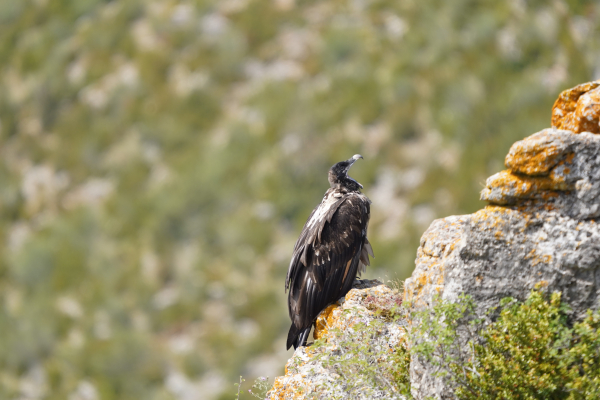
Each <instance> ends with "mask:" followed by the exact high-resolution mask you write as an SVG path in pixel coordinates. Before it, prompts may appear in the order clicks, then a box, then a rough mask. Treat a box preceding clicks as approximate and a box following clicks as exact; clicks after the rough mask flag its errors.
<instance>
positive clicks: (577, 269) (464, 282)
mask: <svg viewBox="0 0 600 400" xmlns="http://www.w3.org/2000/svg"><path fill="white" fill-rule="evenodd" d="M599 90H600V82H592V83H587V84H584V85H579V86H577V87H575V88H573V89H570V90H567V91H565V92H563V93H562V94H561V95H560V97H559V99H558V100H557V101H556V103H555V105H554V109H553V112H552V124H553V127H552V128H550V129H545V130H543V131H541V132H538V133H536V134H534V135H532V136H530V137H528V138H526V139H524V140H522V141H519V142H517V143H515V144H514V145H513V146H512V147H511V149H510V151H509V153H508V155H507V156H506V160H505V163H506V167H507V168H508V169H507V170H505V171H502V172H500V173H498V174H496V175H493V176H492V177H490V178H489V179H488V180H487V182H486V187H485V189H484V190H483V191H482V193H481V199H482V200H485V201H487V202H488V203H489V205H488V206H487V207H485V208H484V209H482V210H480V211H478V212H476V213H474V214H471V215H464V216H452V217H447V218H444V219H440V220H436V221H434V222H433V223H432V224H431V226H430V227H429V229H428V230H427V231H426V232H425V234H424V235H423V237H422V238H421V245H420V247H419V249H418V254H417V260H416V268H415V271H414V272H413V274H412V277H411V278H410V279H408V280H407V281H406V282H405V300H409V301H410V304H411V307H412V310H421V309H423V308H426V307H431V306H432V305H433V304H434V303H435V302H436V301H439V299H446V300H451V301H453V300H456V299H458V296H459V295H461V294H463V293H465V294H468V295H470V296H471V297H472V298H473V299H474V301H475V304H476V307H477V309H476V314H477V315H478V316H479V317H483V318H490V316H489V315H487V314H486V312H487V311H488V310H490V309H491V308H492V307H496V306H498V305H499V302H500V300H501V299H502V298H505V297H507V296H511V297H514V298H517V299H520V300H524V299H525V298H526V297H527V294H528V293H529V292H530V290H531V289H533V288H534V287H535V286H536V285H541V286H544V287H546V288H547V290H549V291H558V292H561V293H562V299H563V301H565V302H567V303H568V304H569V306H570V307H571V310H572V311H571V317H572V318H573V319H578V318H580V317H581V316H583V314H584V313H585V312H586V310H587V309H589V308H595V307H597V306H598V301H599V300H600V225H599V224H598V222H597V221H596V220H595V218H597V217H598V216H599V215H600V136H596V135H595V134H594V133H598V132H600V128H599V127H600V125H599V115H600V113H599V111H600V108H599V106H598V104H599V103H598V100H599V99H598V96H599V95H600V92H599ZM559 128H560V129H559ZM592 132H594V133H592ZM491 317H492V318H493V316H491ZM413 323H418V321H415V320H413ZM415 340H427V339H426V338H416V339H415ZM411 386H412V392H413V395H414V396H415V398H417V399H425V398H429V397H433V398H437V399H451V398H453V395H452V388H451V387H449V385H448V384H447V383H446V381H444V380H443V379H441V378H436V377H434V374H433V373H432V366H431V365H428V364H427V362H426V361H425V360H423V359H421V358H419V357H413V359H412V360H411Z"/></svg>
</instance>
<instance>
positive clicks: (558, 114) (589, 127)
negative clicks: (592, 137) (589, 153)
mask: <svg viewBox="0 0 600 400" xmlns="http://www.w3.org/2000/svg"><path fill="white" fill-rule="evenodd" d="M599 115H600V81H594V82H587V83H583V84H581V85H578V86H575V87H574V88H571V89H569V90H565V91H564V92H562V93H561V94H560V96H558V99H557V100H556V102H555V103H554V106H553V107H552V126H553V127H555V128H558V129H566V130H569V131H572V132H574V133H580V132H592V133H600V125H599V124H598V117H599Z"/></svg>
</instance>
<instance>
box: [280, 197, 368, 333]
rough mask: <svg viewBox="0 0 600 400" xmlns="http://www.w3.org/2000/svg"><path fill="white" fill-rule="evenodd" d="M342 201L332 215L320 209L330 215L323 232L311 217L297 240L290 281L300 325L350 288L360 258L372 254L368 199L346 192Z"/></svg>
mask: <svg viewBox="0 0 600 400" xmlns="http://www.w3.org/2000/svg"><path fill="white" fill-rule="evenodd" d="M341 200H342V201H341V202H339V204H336V205H335V210H334V211H333V212H332V213H331V215H330V214H329V212H330V210H327V211H328V212H324V211H323V210H321V211H320V212H321V213H322V215H324V216H327V220H325V221H324V222H323V227H322V229H321V230H320V232H315V231H314V229H316V228H315V227H316V226H319V225H318V224H317V223H315V224H312V225H311V226H309V222H311V218H309V221H308V222H307V224H306V225H305V227H304V229H303V234H301V236H300V238H299V239H298V243H296V248H295V250H294V255H293V257H292V262H291V263H290V269H289V271H288V282H287V284H288V286H289V288H290V294H289V297H288V299H289V302H288V306H289V312H290V317H291V318H292V320H293V321H294V323H295V324H296V326H298V327H300V326H304V325H306V324H309V325H310V324H312V321H313V320H314V318H316V316H317V315H318V313H319V312H321V310H323V308H325V307H326V306H327V305H328V304H330V303H331V302H333V301H336V300H337V299H338V298H339V297H340V296H341V295H343V294H345V293H346V292H347V291H348V290H350V288H351V287H352V283H353V281H354V279H355V277H356V275H357V273H358V272H359V267H360V264H361V260H362V263H363V264H364V258H365V257H366V259H367V262H368V256H367V254H368V253H369V252H370V253H372V250H371V249H370V245H368V241H367V240H366V234H367V226H368V221H369V216H370V202H369V200H368V199H367V198H366V197H365V196H363V195H361V194H357V193H349V194H344V195H343V197H342V199H341ZM317 212H319V210H318V208H317V209H316V210H315V211H314V212H313V214H312V217H314V215H316V214H317ZM307 228H308V231H307V232H306V233H305V230H307ZM365 246H368V249H365V251H366V253H365V252H363V248H365Z"/></svg>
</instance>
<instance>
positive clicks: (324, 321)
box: [313, 303, 340, 340]
mask: <svg viewBox="0 0 600 400" xmlns="http://www.w3.org/2000/svg"><path fill="white" fill-rule="evenodd" d="M339 307H340V304H339V303H334V304H331V305H329V306H327V308H325V309H324V310H323V311H321V313H320V314H319V316H318V317H317V320H316V321H315V330H314V331H313V337H314V338H315V340H316V339H321V338H322V337H326V336H327V334H328V333H329V328H330V327H333V326H334V325H336V323H337V320H338V319H339V316H338V315H335V314H334V312H333V311H334V310H335V309H336V308H339Z"/></svg>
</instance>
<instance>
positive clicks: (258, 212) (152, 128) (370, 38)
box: [0, 0, 600, 400]
mask: <svg viewBox="0 0 600 400" xmlns="http://www.w3.org/2000/svg"><path fill="white" fill-rule="evenodd" d="M599 24H600V5H599V3H598V2H597V1H595V0H594V1H591V0H590V1H584V0H582V1H574V0H571V1H561V0H554V1H547V0H544V1H525V0H511V1H474V0H472V1H470V0H453V1H446V0H421V1H416V0H381V1H377V0H346V1H340V0H318V1H294V0H269V1H267V0H263V1H260V0H221V1H174V0H154V1H143V0H114V1H99V0H62V1H59V0H30V1H21V0H4V1H0V69H1V74H0V399H68V400H100V399H102V400H104V399H107V400H109V399H148V400H154V399H156V400H159V399H160V400H162V399H165V400H167V399H181V400H195V399H231V398H233V397H234V396H235V391H236V389H235V387H234V386H233V383H234V382H236V381H237V378H238V377H239V375H240V374H242V375H244V377H246V378H247V380H248V381H251V380H252V379H253V378H254V377H256V376H258V375H269V376H271V377H273V376H274V375H281V374H283V366H284V364H285V361H286V360H287V358H288V357H289V356H290V355H291V352H286V351H284V349H285V335H286V333H287V328H288V325H289V322H288V316H287V308H286V300H285V299H286V297H285V293H284V279H285V274H286V271H287V266H288V262H289V257H290V255H291V252H292V248H293V245H294V242H295V239H296V237H297V236H298V234H299V232H300V229H301V227H302V225H303V224H304V222H305V220H306V218H307V217H308V214H309V213H310V211H311V210H312V208H313V207H314V206H316V205H317V204H318V203H319V202H320V200H321V198H322V195H323V193H324V192H325V190H326V189H327V188H328V183H327V170H328V168H329V167H330V166H331V165H332V164H333V163H335V162H337V161H340V160H342V159H347V158H348V157H350V156H352V155H353V154H355V153H361V154H362V155H363V156H364V157H365V159H364V161H363V160H361V161H360V162H358V163H357V164H356V165H355V166H354V167H353V169H352V171H351V172H352V173H351V175H352V176H353V177H354V178H356V179H357V180H358V181H359V182H361V183H362V184H363V185H364V193H365V194H367V195H368V196H369V197H370V198H371V199H372V201H373V204H372V217H371V224H370V227H369V238H370V240H371V242H372V244H373V248H374V250H375V254H376V257H377V258H376V259H375V260H374V262H373V265H372V267H371V268H370V269H369V270H368V272H367V274H366V277H367V278H382V279H404V278H406V277H407V276H409V275H410V273H411V271H412V269H413V266H414V258H415V253H416V249H417V246H418V243H419V238H420V236H421V234H422V233H423V231H424V230H425V229H426V228H427V226H428V225H429V224H430V222H431V221H432V220H433V219H434V218H438V217H443V216H447V215H450V214H458V213H468V212H472V211H474V210H476V209H478V208H480V207H481V206H482V204H481V203H480V202H479V200H478V197H479V196H478V192H479V191H480V190H481V189H482V187H483V183H484V182H485V178H486V177H487V176H489V175H491V174H493V173H495V172H497V171H499V170H501V169H502V168H503V167H502V164H503V159H504V156H505V154H506V153H507V151H508V149H509V147H510V145H511V144H512V143H513V142H514V141H516V140H518V139H521V138H523V137H525V136H528V135H530V134H532V133H534V132H536V131H538V130H540V129H543V128H545V127H548V126H549V125H550V109H551V106H552V104H553V101H554V100H555V98H556V97H557V95H558V93H559V92H560V91H561V90H563V89H566V88H568V87H571V86H574V85H575V84H578V83H581V82H585V81H589V80H592V79H595V78H596V79H597V78H599V77H600V43H599V38H600V31H599ZM244 388H245V389H248V385H246V386H245V387H244ZM246 397H249V395H248V394H247V393H246V394H243V395H242V397H241V398H242V399H243V398H246Z"/></svg>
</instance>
